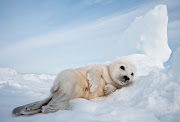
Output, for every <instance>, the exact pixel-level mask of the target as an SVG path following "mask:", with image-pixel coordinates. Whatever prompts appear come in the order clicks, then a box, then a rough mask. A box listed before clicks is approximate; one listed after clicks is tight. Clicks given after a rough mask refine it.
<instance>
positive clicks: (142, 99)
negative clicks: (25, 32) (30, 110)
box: [0, 5, 180, 122]
mask: <svg viewBox="0 0 180 122" xmlns="http://www.w3.org/2000/svg"><path fill="white" fill-rule="evenodd" d="M146 21H148V22H149V24H147V25H146V24H145V23H146ZM151 22H152V23H155V25H154V26H156V27H157V28H155V29H154V28H151V25H152V23H151ZM159 25H160V26H159ZM137 27H138V31H136V29H135V28H137ZM146 28H148V29H146ZM140 30H141V32H143V34H142V36H141V38H139V36H138V35H139V34H140ZM166 31H167V11H166V6H164V5H158V6H156V7H155V8H154V9H153V10H151V11H149V12H148V13H147V14H145V15H144V16H142V17H139V18H137V19H136V20H135V22H134V23H132V24H131V25H130V27H129V28H128V33H129V34H130V35H129V34H127V32H125V36H124V37H123V38H124V39H125V38H126V39H127V41H129V40H133V39H137V40H139V41H137V42H138V45H139V46H138V49H139V50H140V53H141V54H133V55H129V56H126V58H128V59H129V60H131V61H132V62H134V63H135V65H136V67H137V70H138V78H137V80H136V81H135V82H134V84H132V85H131V86H129V87H124V88H122V89H118V90H116V91H115V92H114V93H112V94H110V95H109V96H107V97H101V98H97V99H94V100H85V99H81V98H79V99H75V100H72V101H71V102H70V105H69V108H68V110H60V111H58V112H56V113H51V114H37V115H33V116H20V117H14V116H13V115H12V114H11V111H12V110H13V108H15V107H17V106H20V105H24V104H27V103H31V102H34V101H38V100H41V99H44V98H45V97H47V96H48V95H49V94H50V92H49V90H50V87H51V86H52V84H53V80H54V79H55V75H45V74H43V75H35V74H18V73H17V72H16V71H15V70H13V69H8V68H0V98H1V100H0V108H1V109H0V116H1V117H0V118H1V119H0V121H1V122H21V121H25V122H32V121H38V122H41V121H43V122H49V121H53V122H56V121H68V122H72V121H75V122H78V121H87V122H89V121H111V122H114V121H118V122H179V121H180V76H179V73H180V47H179V48H178V49H177V51H176V52H174V53H173V56H172V60H171V62H172V67H166V68H164V67H163V66H162V64H163V63H164V62H165V61H167V60H168V58H169V56H170V53H171V51H170V49H169V47H168V45H167V32H166ZM154 32H158V33H154ZM132 33H134V34H133V35H131V34H132ZM126 34H127V35H126ZM135 34H137V36H136V35H135ZM130 36H131V37H130ZM130 48H131V47H130ZM137 53H138V52H137Z"/></svg>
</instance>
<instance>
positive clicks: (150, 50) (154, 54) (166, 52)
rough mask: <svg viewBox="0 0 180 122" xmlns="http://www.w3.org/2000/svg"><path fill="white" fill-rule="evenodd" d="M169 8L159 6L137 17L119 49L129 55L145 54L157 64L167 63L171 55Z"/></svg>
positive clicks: (120, 43)
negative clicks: (168, 30) (168, 31)
mask: <svg viewBox="0 0 180 122" xmlns="http://www.w3.org/2000/svg"><path fill="white" fill-rule="evenodd" d="M167 24H168V16H167V7H166V5H157V6H155V7H154V8H153V9H152V10H150V11H149V12H147V13H146V14H145V15H144V16H140V17H137V18H136V19H135V20H134V22H133V23H132V24H131V25H130V26H129V27H128V29H127V30H126V31H125V32H124V33H123V35H122V36H121V39H120V40H119V41H118V42H119V45H118V48H119V49H121V50H123V49H124V47H126V48H127V47H128V48H127V49H126V50H127V53H131V54H134V51H136V53H138V54H144V55H146V56H148V57H149V58H151V60H152V61H154V63H155V64H157V63H158V64H160V66H161V67H162V66H163V63H164V62H166V61H167V60H168V59H169V57H170V54H171V50H170V48H169V46H168V40H167Z"/></svg>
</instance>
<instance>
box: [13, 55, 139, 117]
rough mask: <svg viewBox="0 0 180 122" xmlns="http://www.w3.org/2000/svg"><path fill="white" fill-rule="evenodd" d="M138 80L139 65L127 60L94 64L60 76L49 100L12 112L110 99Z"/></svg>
mask: <svg viewBox="0 0 180 122" xmlns="http://www.w3.org/2000/svg"><path fill="white" fill-rule="evenodd" d="M135 78H136V67H135V65H134V64H132V63H131V62H130V61H128V60H126V59H123V58H119V59H117V60H115V61H112V62H111V63H110V64H109V65H105V64H94V65H90V66H86V67H80V68H76V69H67V70H64V71H62V72H60V73H59V74H58V75H57V77H56V79H55V81H54V84H53V86H52V87H51V90H50V91H51V95H50V96H49V97H47V98H46V99H44V100H41V101H37V102H34V103H30V104H27V105H24V106H20V107H17V108H15V109H14V110H13V111H12V113H13V114H14V115H17V116H18V115H32V114H36V113H52V112H56V111H58V110H65V109H67V107H68V105H69V101H70V100H71V99H74V98H85V99H93V98H96V97H101V96H106V95H109V94H110V93H112V92H114V91H115V90H116V89H119V88H121V87H124V86H128V85H129V84H131V83H133V81H134V80H135Z"/></svg>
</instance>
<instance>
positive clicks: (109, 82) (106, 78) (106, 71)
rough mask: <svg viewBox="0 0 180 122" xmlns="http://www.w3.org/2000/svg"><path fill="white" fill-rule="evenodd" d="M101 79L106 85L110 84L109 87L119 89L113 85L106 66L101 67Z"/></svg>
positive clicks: (116, 85) (115, 84)
mask: <svg viewBox="0 0 180 122" xmlns="http://www.w3.org/2000/svg"><path fill="white" fill-rule="evenodd" d="M102 77H103V78H104V80H105V82H106V83H107V84H111V85H113V86H115V87H116V88H121V86H119V85H118V84H117V83H115V82H114V81H113V79H112V78H111V75H110V74H109V69H108V66H105V67H103V73H102Z"/></svg>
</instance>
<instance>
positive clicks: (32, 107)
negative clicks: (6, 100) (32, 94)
mask: <svg viewBox="0 0 180 122" xmlns="http://www.w3.org/2000/svg"><path fill="white" fill-rule="evenodd" d="M51 99H52V96H50V97H48V98H46V99H44V100H42V101H38V102H34V103H30V104H27V105H23V106H19V107H17V108H15V109H14V110H13V111H12V114H13V115H16V116H20V115H33V114H37V113H41V110H42V106H44V105H47V104H48V103H49V101H50V100H51Z"/></svg>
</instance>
